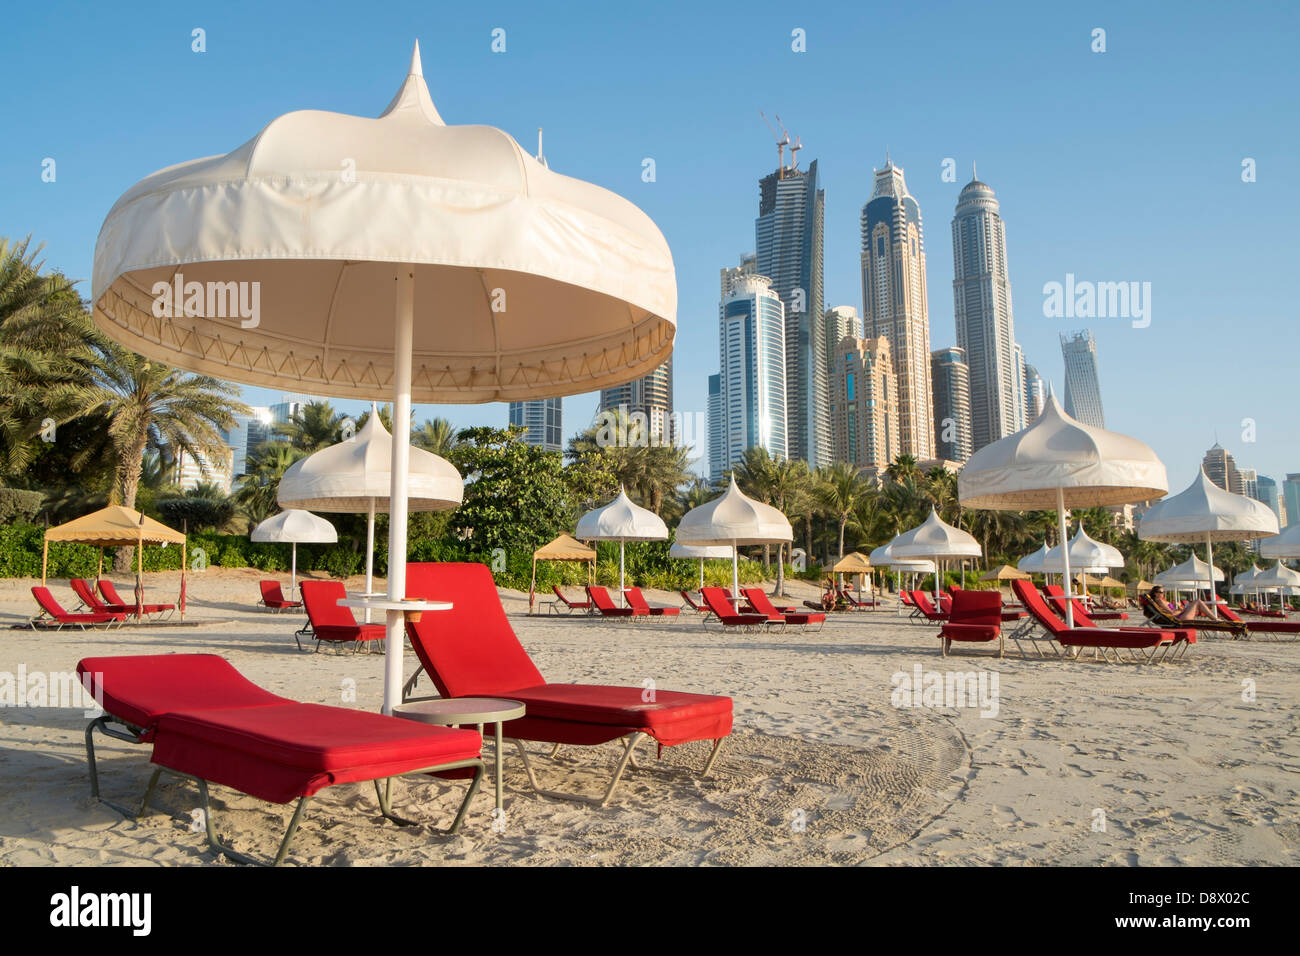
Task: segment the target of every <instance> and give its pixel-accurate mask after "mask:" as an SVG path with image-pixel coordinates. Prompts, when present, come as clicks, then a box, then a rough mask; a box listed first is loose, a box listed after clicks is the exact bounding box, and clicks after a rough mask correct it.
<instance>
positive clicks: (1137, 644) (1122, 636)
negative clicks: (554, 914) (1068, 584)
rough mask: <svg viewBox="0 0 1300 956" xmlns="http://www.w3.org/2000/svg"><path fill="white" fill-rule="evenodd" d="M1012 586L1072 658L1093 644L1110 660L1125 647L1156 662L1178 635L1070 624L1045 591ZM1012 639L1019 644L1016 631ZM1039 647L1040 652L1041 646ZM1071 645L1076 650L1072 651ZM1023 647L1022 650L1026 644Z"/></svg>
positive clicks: (1136, 656) (1144, 659) (1023, 583)
mask: <svg viewBox="0 0 1300 956" xmlns="http://www.w3.org/2000/svg"><path fill="white" fill-rule="evenodd" d="M1011 588H1012V590H1013V591H1015V594H1016V597H1018V598H1020V600H1021V602H1022V603H1023V604H1024V605H1025V610H1027V611H1028V612H1029V615H1030V617H1032V618H1033V619H1034V620H1035V621H1036V622H1037V623H1038V625H1039V626H1040V627H1042V629H1043V630H1044V631H1045V632H1046V633H1047V634H1048V635H1050V637H1051V639H1052V640H1054V641H1056V642H1057V643H1058V644H1060V645H1061V647H1062V648H1063V649H1064V651H1063V652H1062V653H1063V654H1064V656H1066V657H1069V658H1071V659H1072V660H1078V659H1079V656H1080V655H1081V654H1082V653H1083V650H1084V648H1087V647H1091V648H1092V649H1093V651H1094V654H1099V655H1100V656H1101V657H1103V658H1104V659H1105V660H1107V661H1110V660H1112V658H1113V659H1114V660H1115V661H1117V662H1118V661H1119V660H1120V651H1122V650H1123V651H1128V652H1129V654H1130V655H1131V657H1132V658H1133V659H1134V660H1136V661H1139V662H1151V663H1154V662H1156V661H1160V660H1163V659H1164V657H1165V656H1166V655H1167V654H1168V653H1169V651H1170V649H1171V648H1172V647H1173V646H1174V644H1175V642H1176V641H1177V639H1178V635H1177V634H1175V633H1174V632H1173V631H1171V630H1165V629H1160V630H1154V629H1147V628H1134V629H1131V630H1126V629H1122V628H1119V629H1112V628H1101V627H1075V628H1070V627H1067V626H1066V623H1065V622H1064V621H1062V620H1061V619H1060V618H1059V617H1057V616H1056V614H1055V613H1053V611H1052V609H1051V608H1050V607H1048V606H1047V601H1046V600H1045V599H1044V597H1043V595H1041V594H1039V593H1038V591H1037V589H1035V588H1034V587H1033V586H1031V585H1030V584H1029V582H1028V581H1012V582H1011ZM1012 640H1015V641H1016V643H1017V645H1019V644H1020V639H1018V638H1017V637H1016V636H1015V635H1013V636H1012ZM1035 643H1036V642H1035ZM1036 649H1037V650H1038V651H1039V654H1040V655H1041V654H1042V650H1041V648H1036ZM1071 649H1072V650H1073V653H1070V651H1071ZM1021 650H1022V653H1023V648H1022V649H1021Z"/></svg>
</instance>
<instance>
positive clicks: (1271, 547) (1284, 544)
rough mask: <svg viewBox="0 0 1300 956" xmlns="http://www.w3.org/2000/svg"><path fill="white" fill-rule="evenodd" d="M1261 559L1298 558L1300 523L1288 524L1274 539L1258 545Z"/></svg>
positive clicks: (1299, 554) (1299, 552) (1299, 551)
mask: <svg viewBox="0 0 1300 956" xmlns="http://www.w3.org/2000/svg"><path fill="white" fill-rule="evenodd" d="M1259 556H1260V557H1261V558H1300V521H1297V522H1296V523H1294V524H1289V525H1287V526H1286V527H1285V528H1283V529H1282V532H1281V534H1279V535H1278V536H1277V537H1275V538H1267V539H1265V540H1264V541H1261V542H1260V543H1259Z"/></svg>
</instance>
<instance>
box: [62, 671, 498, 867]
mask: <svg viewBox="0 0 1300 956" xmlns="http://www.w3.org/2000/svg"><path fill="white" fill-rule="evenodd" d="M77 672H78V674H79V675H80V677H81V681H82V683H83V684H84V685H85V687H86V688H87V690H89V691H90V692H91V693H92V694H94V695H95V698H96V700H98V701H100V702H101V706H102V707H103V709H104V712H105V713H104V716H102V717H98V718H96V719H95V720H93V721H91V722H90V725H89V726H88V727H87V728H86V760H87V763H88V765H89V768H90V792H91V796H93V797H95V798H96V799H98V798H99V773H98V767H97V764H96V759H95V745H94V733H95V731H96V730H98V731H100V732H101V733H103V734H104V735H106V736H109V737H114V738H116V739H118V740H125V741H128V742H130V743H149V744H152V745H153V755H152V756H151V758H150V762H151V763H153V764H154V767H155V769H154V772H153V776H152V777H151V778H150V780H149V786H148V789H147V790H146V791H145V797H144V801H143V803H142V804H141V806H140V810H139V813H137V814H136V816H140V815H142V814H143V813H144V812H145V811H146V810H147V809H148V806H149V801H150V799H151V798H152V797H153V793H154V790H155V788H156V787H157V784H158V778H159V775H160V774H162V772H163V771H164V770H166V771H168V772H170V773H173V774H176V775H178V776H181V777H186V778H188V779H190V780H193V781H195V783H196V784H197V785H198V788H199V795H200V797H201V798H202V809H203V818H204V821H205V824H206V828H207V837H208V843H209V845H210V846H211V847H212V849H213V850H214V851H216V852H218V853H223V854H225V855H226V856H228V857H230V858H231V859H233V860H237V861H239V862H241V863H264V862H265V861H263V860H259V859H255V858H253V857H250V856H247V855H245V854H243V853H238V852H236V851H235V850H232V849H231V848H230V847H228V846H226V845H224V844H222V843H221V842H220V840H218V839H217V835H216V828H215V826H214V824H213V817H212V807H211V805H210V802H209V800H208V784H209V783H216V784H220V785H222V786H225V787H230V788H231V789H232V790H238V791H239V792H241V793H246V794H248V795H249V796H252V797H256V798H258V799H260V800H266V801H268V802H270V803H288V802H290V801H291V800H294V799H297V801H298V805H297V807H296V808H295V810H294V814H293V818H292V820H291V821H290V823H289V826H288V829H287V830H286V831H285V834H284V837H283V839H282V840H281V841H280V847H279V851H278V852H277V853H276V856H275V858H274V860H273V862H272V865H275V864H278V863H280V862H282V861H283V860H284V858H285V855H286V853H287V852H288V850H289V842H290V841H291V840H292V839H293V835H294V833H295V832H296V830H297V828H298V823H299V821H300V820H301V818H302V814H303V810H304V809H305V808H306V806H307V802H308V800H309V798H310V797H311V796H312V795H313V794H315V793H317V792H319V791H320V790H323V789H324V788H326V787H332V786H336V785H338V784H344V783H365V782H374V784H375V793H376V795H377V796H378V799H379V808H380V811H381V812H382V813H383V815H384V817H385V818H386V819H389V820H392V821H393V822H395V823H397V824H399V825H403V826H405V825H409V824H410V823H411V821H409V820H404V819H402V818H401V817H398V816H397V815H396V814H394V813H393V812H392V809H391V807H390V804H389V797H390V793H389V781H390V780H391V778H392V777H396V776H402V775H404V774H411V773H425V774H435V775H438V776H442V777H447V778H463V777H470V778H472V779H471V782H470V785H469V790H468V792H467V793H466V795H465V799H464V801H463V802H462V803H461V806H460V810H459V811H458V812H457V814H456V818H455V820H454V821H453V823H452V825H451V828H450V830H449V831H448V832H454V831H455V830H456V829H457V828H458V827H459V826H460V823H461V821H462V820H463V819H464V816H465V811H466V809H467V808H468V806H469V802H470V799H471V798H472V797H473V796H474V793H475V791H476V790H477V789H478V784H479V781H480V779H481V777H482V775H483V761H482V759H481V754H480V751H481V746H482V738H481V737H480V736H479V735H478V734H477V733H476V732H475V731H472V730H453V729H451V728H445V727H431V726H429V725H427V724H420V723H416V722H414V721H408V720H402V719H401V718H397V717H386V716H384V715H382V714H372V713H368V712H366V711H360V710H350V709H348V708H344V707H324V706H321V705H319V704H300V703H298V702H296V701H293V700H289V699H287V698H284V697H279V696H277V695H275V694H272V693H271V692H270V691H267V690H264V689H263V688H261V687H258V686H257V685H256V684H253V683H252V682H250V681H248V680H247V679H245V678H244V677H243V675H241V674H240V673H239V672H238V671H237V670H235V669H234V668H233V667H232V666H231V665H230V664H229V662H227V661H226V660H225V659H224V658H222V657H218V656H216V655H214V654H159V655H145V656H138V657H89V658H86V659H85V660H83V661H81V663H79V664H78V665H77ZM381 780H382V781H385V785H384V786H383V787H380V785H379V782H380V781H381Z"/></svg>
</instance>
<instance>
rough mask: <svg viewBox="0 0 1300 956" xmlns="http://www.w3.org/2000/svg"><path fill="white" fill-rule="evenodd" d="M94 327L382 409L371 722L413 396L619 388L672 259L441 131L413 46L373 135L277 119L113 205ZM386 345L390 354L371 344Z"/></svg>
mask: <svg viewBox="0 0 1300 956" xmlns="http://www.w3.org/2000/svg"><path fill="white" fill-rule="evenodd" d="M92 300H93V308H94V317H95V321H96V322H97V323H98V324H99V326H100V327H101V328H102V329H103V330H104V331H105V332H106V333H107V334H108V335H109V336H110V337H112V338H113V339H115V340H117V341H118V342H119V343H120V344H122V345H124V346H126V347H127V348H130V349H132V350H133V351H136V352H139V353H140V354H142V355H145V356H147V357H149V358H154V359H158V360H160V361H164V362H167V363H169V364H171V365H176V366H179V367H181V368H183V369H186V370H188V371H192V372H202V373H207V374H210V375H215V376H217V377H219V378H224V379H231V380H234V381H237V382H241V383H244V384H247V385H260V386H264V387H268V388H274V389H284V390H290V391H295V392H303V393H307V394H313V395H330V396H337V397H344V398H364V399H383V398H388V397H391V398H392V401H393V421H394V422H395V423H396V424H395V429H396V434H395V438H396V440H395V441H394V442H393V457H392V468H391V471H392V488H391V492H390V496H389V497H390V510H391V514H392V520H391V521H390V522H389V573H388V600H387V601H386V602H375V603H377V604H379V603H382V604H383V606H384V607H385V609H386V610H387V611H388V618H387V640H386V642H385V649H386V660H385V670H384V710H385V712H391V711H392V708H393V706H394V705H395V704H396V703H397V702H398V700H399V697H400V691H401V686H402V651H403V644H404V634H403V624H404V620H405V614H404V612H403V611H402V610H401V602H402V601H403V600H404V599H405V597H406V518H407V498H408V495H407V488H406V477H407V470H408V456H409V448H410V445H409V442H408V437H409V427H410V411H411V402H412V401H418V402H489V401H513V400H526V399H538V398H550V397H556V396H562V395H573V394H578V393H582V392H590V391H593V390H595V389H598V388H602V387H606V386H613V385H618V384H621V383H623V382H627V381H629V380H631V379H634V378H636V377H638V376H641V375H645V374H647V373H649V372H650V371H652V370H653V369H655V368H657V367H659V365H661V364H662V363H663V362H664V360H665V359H667V358H668V356H669V355H670V354H671V352H672V342H673V336H674V333H675V330H676V311H677V288H676V278H675V273H674V269H673V262H672V256H671V254H670V253H669V250H668V244H667V243H666V242H665V241H664V238H663V235H662V234H661V233H660V231H659V230H658V228H656V227H655V225H654V223H653V222H651V220H650V219H649V217H647V216H646V215H645V214H644V213H642V212H641V211H640V210H639V209H637V208H636V207H635V206H634V205H632V204H631V203H629V202H627V201H626V200H624V199H622V198H620V197H619V196H616V195H614V194H613V193H611V192H608V191H607V190H604V189H601V188H599V187H597V186H594V185H591V184H589V183H584V182H581V181H579V180H576V179H571V178H569V177H566V176H561V175H560V174H558V173H555V172H553V171H551V170H550V169H548V168H547V166H546V165H545V163H544V162H541V161H539V160H537V159H534V158H533V157H532V156H530V155H529V154H528V153H527V152H525V151H524V150H523V149H522V148H521V147H520V146H519V144H518V143H516V142H515V141H514V139H512V138H511V137H510V136H509V135H508V134H506V133H504V132H502V131H501V130H498V129H494V128H492V127H489V126H448V125H446V124H445V123H444V122H443V120H442V117H441V116H440V115H439V114H438V111H437V109H436V108H435V107H434V105H433V101H432V99H431V98H430V96H429V91H428V88H427V87H426V85H425V82H424V77H423V71H422V69H421V65H420V57H419V47H418V45H417V46H416V48H415V52H414V53H413V54H412V57H411V66H410V69H409V71H408V74H407V76H406V79H405V81H404V82H403V84H402V86H401V89H399V90H398V92H397V95H396V96H394V97H393V100H392V102H391V103H389V105H388V108H387V109H385V110H384V112H383V114H382V115H380V116H379V117H378V118H377V119H371V118H368V117H360V116H348V115H345V114H341V113H331V112H326V111H323V110H303V111H298V112H292V113H287V114H285V115H283V116H280V117H278V118H276V119H274V120H272V121H271V122H270V123H268V124H267V125H265V126H263V127H262V129H261V131H260V132H258V133H256V135H254V136H253V138H252V139H250V140H249V141H248V142H246V143H245V144H244V145H242V146H240V147H238V148H237V149H235V150H234V151H232V152H230V153H228V154H225V155H222V156H210V157H207V158H205V159H198V160H193V161H190V162H185V163H180V164H178V165H175V166H170V167H168V168H166V169H163V170H161V171H159V172H157V173H154V174H153V175H151V176H149V177H147V178H145V179H144V180H142V181H141V182H140V183H138V184H136V185H135V186H133V187H132V188H131V189H129V190H128V191H127V192H126V193H125V194H123V196H122V197H121V198H120V199H119V200H118V201H117V203H116V204H115V205H114V206H113V208H112V210H110V212H109V214H108V216H107V218H106V219H105V220H104V224H103V226H102V228H101V229H100V234H99V240H98V242H97V243H96V246H95V262H94V269H93V293H92ZM386 343H390V344H386Z"/></svg>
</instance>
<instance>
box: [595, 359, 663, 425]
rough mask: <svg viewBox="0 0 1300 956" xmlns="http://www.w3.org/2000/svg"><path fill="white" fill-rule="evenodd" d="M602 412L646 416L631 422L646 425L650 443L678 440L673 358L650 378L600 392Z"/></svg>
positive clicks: (600, 409)
mask: <svg viewBox="0 0 1300 956" xmlns="http://www.w3.org/2000/svg"><path fill="white" fill-rule="evenodd" d="M599 411H602V412H620V413H622V414H626V415H628V416H633V415H643V416H645V417H644V419H632V422H633V423H637V422H641V421H643V422H644V424H645V427H647V428H648V429H649V432H650V433H649V435H648V436H647V437H648V439H649V440H650V441H651V443H653V444H672V443H673V442H674V441H675V440H676V436H675V435H674V434H673V359H672V356H669V357H668V359H667V361H665V362H664V363H663V364H662V365H660V366H659V367H658V368H657V369H655V370H654V371H653V372H651V373H650V374H648V375H643V376H641V378H637V379H633V380H632V381H630V382H627V383H626V384H623V385H616V386H614V387H613V388H604V389H601V392H600V408H599Z"/></svg>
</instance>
